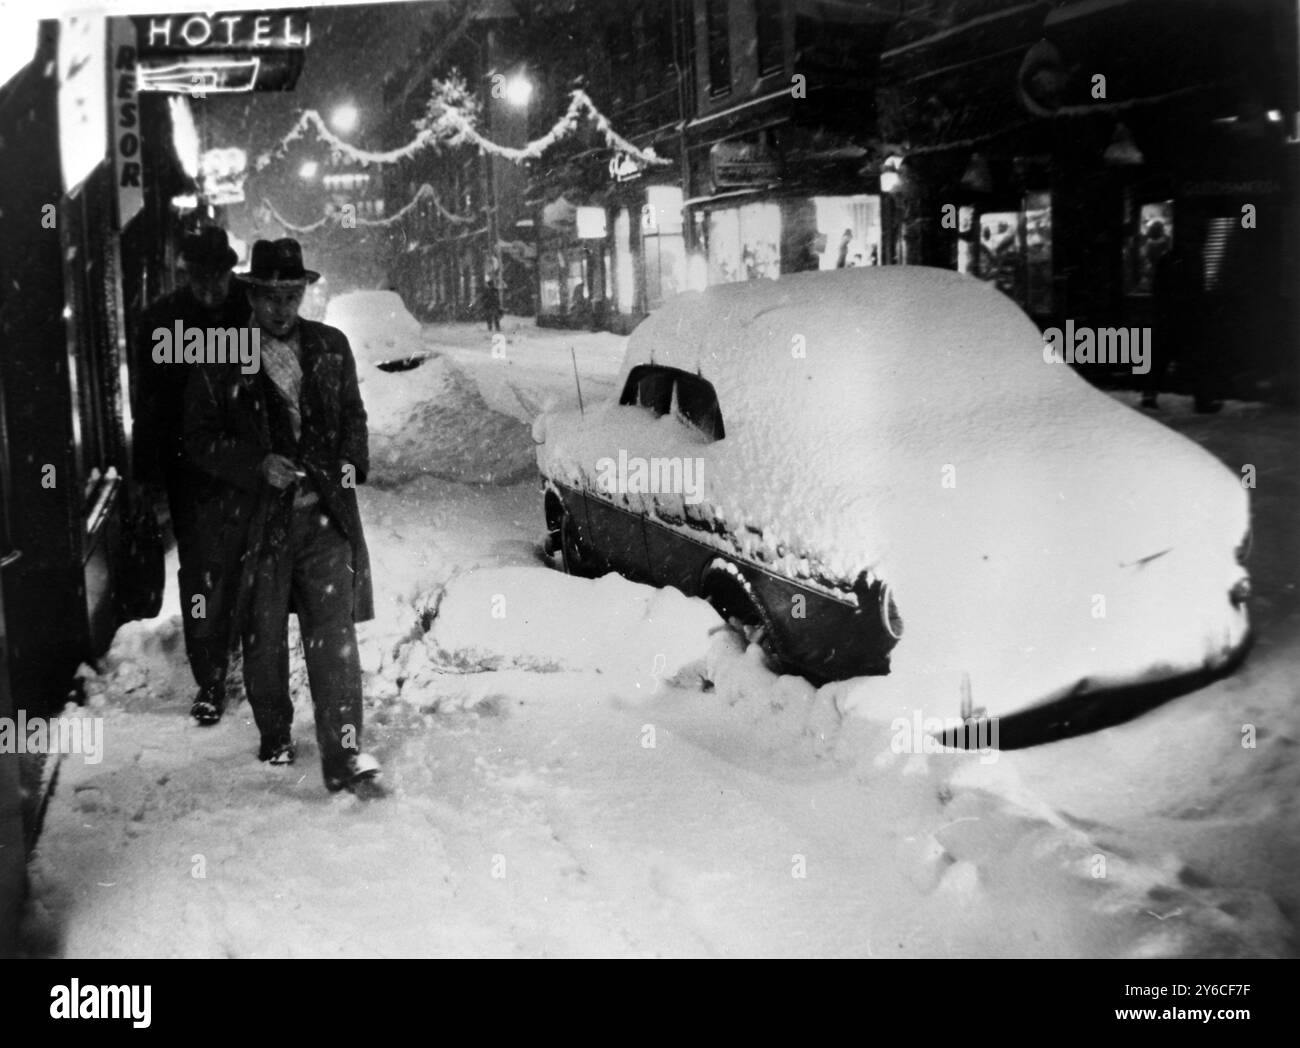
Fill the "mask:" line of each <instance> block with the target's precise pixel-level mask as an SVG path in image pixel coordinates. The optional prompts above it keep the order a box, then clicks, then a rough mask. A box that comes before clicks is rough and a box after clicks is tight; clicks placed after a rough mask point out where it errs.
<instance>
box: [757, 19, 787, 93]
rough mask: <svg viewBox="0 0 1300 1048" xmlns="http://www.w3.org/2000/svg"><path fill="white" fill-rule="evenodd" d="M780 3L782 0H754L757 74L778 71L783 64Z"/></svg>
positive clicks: (782, 30)
mask: <svg viewBox="0 0 1300 1048" xmlns="http://www.w3.org/2000/svg"><path fill="white" fill-rule="evenodd" d="M781 4H782V0H754V7H755V11H754V13H755V16H756V18H755V26H754V30H755V32H754V37H755V42H756V44H757V50H758V75H759V76H767V75H768V74H769V73H779V72H780V71H781V68H782V66H783V65H784V54H783V44H784V39H783V37H784V27H783V24H782V21H783V20H782V17H781Z"/></svg>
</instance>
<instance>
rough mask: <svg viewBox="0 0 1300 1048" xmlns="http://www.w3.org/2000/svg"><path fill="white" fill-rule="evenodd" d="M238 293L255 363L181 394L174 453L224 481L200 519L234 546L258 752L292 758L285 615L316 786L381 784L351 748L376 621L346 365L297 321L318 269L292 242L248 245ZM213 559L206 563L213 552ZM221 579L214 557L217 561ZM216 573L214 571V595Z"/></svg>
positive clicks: (207, 377) (362, 432)
mask: <svg viewBox="0 0 1300 1048" xmlns="http://www.w3.org/2000/svg"><path fill="white" fill-rule="evenodd" d="M239 279H240V280H241V282H242V283H243V284H245V285H246V287H247V295H248V300H249V304H250V306H251V308H252V311H253V325H254V331H255V332H256V333H257V335H258V337H259V346H260V359H261V367H260V370H259V371H258V372H257V373H254V374H249V375H245V374H242V373H241V372H240V371H239V370H238V369H231V368H226V369H224V370H223V369H222V368H220V367H219V366H214V367H209V368H207V369H205V370H203V371H202V372H200V373H198V374H197V375H196V376H195V379H194V380H193V381H191V383H190V386H189V388H188V392H187V396H186V420H185V421H186V426H185V447H186V451H187V453H188V455H189V457H190V460H191V461H192V462H193V463H194V465H195V466H197V467H198V468H199V469H202V470H204V471H205V472H206V473H208V474H209V475H211V476H212V477H214V478H216V479H217V480H218V481H220V482H221V484H222V488H223V490H222V497H221V499H220V500H219V502H218V503H216V504H214V506H213V511H212V519H211V520H210V521H209V522H208V526H209V527H211V528H212V529H213V531H214V533H219V534H220V536H221V540H220V542H219V543H218V545H219V546H221V547H222V548H223V549H225V550H230V549H238V550H242V551H243V562H242V568H241V570H240V580H239V585H238V587H237V589H236V595H235V598H234V599H235V606H234V608H233V615H234V621H235V623H236V624H237V628H239V629H241V630H242V635H243V643H244V681H245V688H246V690H247V693H248V701H249V705H250V706H251V707H252V709H253V716H254V719H255V720H256V722H257V727H258V730H259V731H260V732H261V736H262V744H261V750H260V753H259V756H260V759H262V760H265V761H270V762H271V763H273V764H290V763H292V762H293V760H294V758H295V748H294V745H293V742H292V739H291V735H290V729H291V725H292V722H293V702H292V698H291V696H290V694H289V644H288V617H289V613H290V611H291V610H292V611H294V612H296V613H297V615H298V623H299V626H300V628H301V633H302V642H303V650H304V654H305V657H306V663H307V678H308V683H309V684H310V687H311V697H312V703H313V705H314V707H315V714H316V739H317V742H318V744H319V747H320V757H321V766H322V770H323V773H324V779H325V785H326V787H327V788H329V789H330V790H339V789H344V788H346V789H350V790H352V791H353V792H355V793H359V794H362V795H366V796H371V795H375V794H377V793H380V792H382V791H381V790H380V788H379V786H378V784H377V781H376V780H377V778H378V774H379V765H378V762H377V761H375V759H374V758H373V757H371V756H370V755H369V754H366V753H363V752H362V750H361V727H362V725H361V720H362V706H361V664H360V657H359V654H358V651H357V637H356V627H355V623H357V622H362V621H365V620H367V619H370V618H373V617H374V597H373V593H372V589H371V578H370V560H369V555H368V553H367V550H366V542H365V536H364V534H363V533H362V527H361V515H360V512H359V511H358V508H357V493H356V485H357V484H360V483H363V482H364V481H365V479H366V474H367V472H368V470H369V450H368V435H367V431H366V411H365V407H364V406H363V404H362V402H361V395H360V391H359V389H358V384H357V369H356V361H355V359H354V358H353V355H352V349H351V347H350V346H349V344H348V340H347V337H346V336H345V335H344V334H343V332H341V331H339V330H338V329H337V328H332V327H328V326H326V325H325V324H320V323H315V322H313V321H310V320H302V319H300V318H299V316H298V311H299V308H300V307H301V304H302V299H303V292H304V290H305V288H306V286H307V285H308V284H309V283H312V282H314V281H315V280H317V279H319V274H318V273H316V272H314V271H312V270H308V269H305V268H304V267H303V263H302V249H301V247H300V246H299V244H298V242H297V241H295V240H290V239H287V238H286V239H282V240H277V241H273V242H272V241H267V240H259V241H257V243H255V244H254V245H253V252H252V259H251V266H250V269H249V272H248V273H246V274H240V275H239ZM219 559H221V558H214V560H219ZM213 567H214V569H215V571H216V572H217V573H219V570H220V564H219V563H214V565H213ZM220 583H221V580H220V579H219V578H216V577H214V579H213V585H214V592H219V591H220Z"/></svg>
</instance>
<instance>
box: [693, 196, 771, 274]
mask: <svg viewBox="0 0 1300 1048" xmlns="http://www.w3.org/2000/svg"><path fill="white" fill-rule="evenodd" d="M708 251H709V283H710V284H730V283H734V282H735V281H738V280H754V279H756V278H758V277H767V278H769V279H775V278H776V277H778V276H780V275H781V206H780V205H779V204H774V203H761V204H746V205H744V206H743V207H731V208H722V209H719V210H717V211H710V212H709V218H708Z"/></svg>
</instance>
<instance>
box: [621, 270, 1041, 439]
mask: <svg viewBox="0 0 1300 1048" xmlns="http://www.w3.org/2000/svg"><path fill="white" fill-rule="evenodd" d="M647 361H654V362H655V363H658V364H663V365H667V366H671V367H677V368H681V369H683V370H685V371H690V372H698V373H700V374H702V375H703V376H704V377H705V378H707V379H708V380H709V381H711V382H712V383H713V384H714V385H715V386H716V387H717V389H718V393H719V395H720V397H722V398H723V399H724V403H723V405H722V407H723V412H724V415H726V416H735V415H737V414H738V413H749V412H751V411H752V412H753V416H752V418H751V419H749V421H755V422H760V423H761V422H762V420H763V419H764V418H765V417H767V416H770V415H771V413H772V412H773V411H779V412H780V413H781V414H782V415H783V416H784V418H783V419H782V422H781V425H782V429H783V433H784V439H786V440H790V439H795V440H798V439H799V438H800V437H807V438H809V439H810V440H812V441H814V442H816V441H819V440H821V439H822V437H823V436H824V435H825V433H826V428H827V426H834V427H837V428H843V426H845V425H852V424H853V423H854V421H855V420H868V419H872V420H876V421H877V422H881V421H884V419H885V417H887V416H889V417H892V416H907V415H909V414H912V413H913V412H914V407H915V405H916V404H917V403H918V402H921V403H926V404H939V405H942V404H945V403H952V404H955V402H958V401H960V402H965V403H970V402H972V401H979V400H987V399H990V398H992V399H996V398H998V397H999V396H1003V395H1006V394H1007V391H1008V387H1009V386H1010V385H1012V384H1014V385H1015V387H1016V389H1017V392H1018V393H1024V392H1025V391H1026V387H1029V388H1041V389H1046V388H1050V387H1052V386H1054V385H1059V381H1060V379H1061V378H1064V377H1066V376H1064V375H1062V374H1059V373H1055V372H1057V369H1055V368H1048V367H1045V366H1044V364H1043V360H1042V357H1041V340H1040V336H1039V334H1038V329H1037V328H1036V327H1035V326H1034V324H1033V322H1032V321H1031V320H1030V319H1029V318H1028V317H1027V316H1025V314H1024V313H1022V312H1021V311H1020V309H1019V308H1018V307H1017V306H1016V305H1015V304H1014V303H1013V302H1011V301H1010V300H1009V299H1007V298H1006V297H1005V296H1004V295H1003V294H1002V293H1001V292H999V291H997V290H996V289H995V288H994V287H993V286H992V285H990V284H986V283H983V282H981V281H978V280H974V279H972V278H970V277H965V276H961V275H959V274H956V273H953V272H950V271H948V270H942V269H928V268H921V267H914V266H913V267H904V266H888V267H866V268H858V269H845V270H837V271H834V272H825V273H799V274H792V275H790V276H784V277H782V278H781V279H780V280H775V281H772V280H756V281H750V282H746V283H741V284H725V285H719V286H716V287H712V288H710V289H708V290H707V291H705V292H690V293H687V294H684V295H680V296H678V297H677V298H675V299H673V300H672V301H670V302H668V303H665V305H664V306H663V308H661V309H660V310H658V311H657V312H655V313H654V314H652V315H651V316H650V317H649V318H648V319H647V320H645V321H644V322H643V323H642V324H641V325H640V326H639V327H638V328H637V329H636V331H634V332H633V334H632V337H631V338H630V339H629V342H628V351H627V358H626V361H625V373H626V371H627V370H630V368H631V367H632V366H634V365H635V364H638V363H645V362H647ZM1011 372H1015V374H1014V375H1012V374H1011ZM782 405H784V406H782ZM800 417H802V418H805V419H807V420H808V421H809V422H811V423H813V425H811V426H810V427H800V426H799V424H798V422H797V421H795V420H796V419H797V418H800ZM853 428H855V429H856V428H858V427H857V426H856V425H855V426H853Z"/></svg>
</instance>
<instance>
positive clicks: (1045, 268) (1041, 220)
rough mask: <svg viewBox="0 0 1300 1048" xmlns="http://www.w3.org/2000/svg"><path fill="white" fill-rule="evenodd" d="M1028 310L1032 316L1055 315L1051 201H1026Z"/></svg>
mask: <svg viewBox="0 0 1300 1048" xmlns="http://www.w3.org/2000/svg"><path fill="white" fill-rule="evenodd" d="M1025 285H1026V287H1025V306H1026V308H1027V309H1028V310H1029V312H1030V313H1036V314H1038V315H1039V316H1044V315H1046V314H1049V313H1051V312H1052V197H1051V194H1050V193H1030V194H1029V195H1027V196H1026V197H1025Z"/></svg>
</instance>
